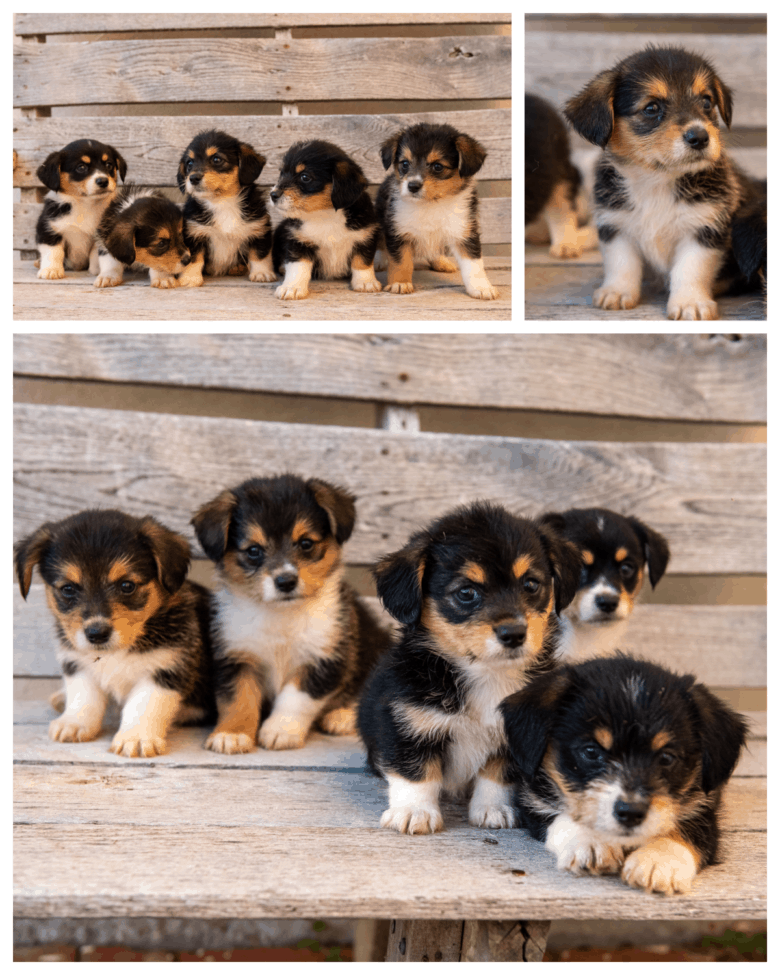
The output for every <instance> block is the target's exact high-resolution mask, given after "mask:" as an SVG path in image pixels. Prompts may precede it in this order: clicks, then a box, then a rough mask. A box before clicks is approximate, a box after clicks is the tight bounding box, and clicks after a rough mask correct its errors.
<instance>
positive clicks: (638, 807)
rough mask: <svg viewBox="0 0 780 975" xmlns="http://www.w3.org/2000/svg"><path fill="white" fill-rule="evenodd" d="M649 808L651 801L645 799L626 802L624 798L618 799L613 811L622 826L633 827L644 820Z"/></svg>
mask: <svg viewBox="0 0 780 975" xmlns="http://www.w3.org/2000/svg"><path fill="white" fill-rule="evenodd" d="M649 808H650V803H649V802H647V801H645V800H638V801H637V802H624V801H623V800H622V799H618V800H617V802H616V803H615V805H614V806H613V807H612V812H613V813H614V815H615V819H616V820H617V821H618V822H619V823H620V824H621V826H629V827H631V826H638V825H639V824H640V823H641V822H642V820H643V819H644V818H645V816H646V815H647V810H648V809H649Z"/></svg>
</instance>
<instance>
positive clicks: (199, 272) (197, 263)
mask: <svg viewBox="0 0 780 975" xmlns="http://www.w3.org/2000/svg"><path fill="white" fill-rule="evenodd" d="M204 261H205V258H204V256H203V251H200V252H198V253H197V254H193V255H192V260H191V261H190V263H189V264H188V265H187V266H186V267H185V268H184V270H183V271H182V272H181V274H180V275H179V285H180V286H181V287H182V288H200V287H202V285H203V264H204Z"/></svg>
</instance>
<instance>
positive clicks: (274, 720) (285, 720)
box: [257, 714, 307, 751]
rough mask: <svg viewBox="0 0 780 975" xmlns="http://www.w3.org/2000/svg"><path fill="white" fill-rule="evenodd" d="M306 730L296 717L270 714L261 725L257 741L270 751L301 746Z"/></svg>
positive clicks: (303, 742) (304, 739)
mask: <svg viewBox="0 0 780 975" xmlns="http://www.w3.org/2000/svg"><path fill="white" fill-rule="evenodd" d="M306 730H307V729H305V728H303V727H302V725H301V723H300V722H299V721H298V720H297V719H296V718H290V717H287V716H286V715H283V714H282V715H276V716H275V715H273V714H272V715H271V717H270V718H268V719H267V720H266V721H264V722H263V724H262V725H261V727H260V731H259V733H258V736H257V743H258V744H259V745H260V746H261V747H262V748H267V749H269V750H270V751H283V750H284V749H288V748H303V746H304V744H305V742H306Z"/></svg>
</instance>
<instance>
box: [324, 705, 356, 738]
mask: <svg viewBox="0 0 780 975" xmlns="http://www.w3.org/2000/svg"><path fill="white" fill-rule="evenodd" d="M319 725H320V728H322V730H323V731H324V732H325V734H327V735H351V734H353V733H354V732H355V731H356V724H355V709H354V708H334V709H333V710H332V711H328V713H327V714H323V716H322V717H321V718H320V720H319Z"/></svg>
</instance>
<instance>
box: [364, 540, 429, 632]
mask: <svg viewBox="0 0 780 975" xmlns="http://www.w3.org/2000/svg"><path fill="white" fill-rule="evenodd" d="M428 540H429V539H428V534H427V532H417V533H416V534H415V535H412V537H411V538H410V539H409V542H408V544H407V545H405V546H404V548H402V549H399V551H397V552H392V553H391V554H390V555H383V556H382V558H381V559H380V560H379V561H378V562H377V564H376V565H375V566H374V569H373V573H374V578H375V579H376V591H377V594H378V596H379V598H380V599H381V600H382V603H383V605H384V607H385V609H387V611H388V612H389V613H391V614H392V615H393V616H394V617H395V618H396V619H397V620H398V622H399V623H416V622H417V620H419V618H420V613H421V612H422V602H423V593H422V580H423V575H424V573H425V558H426V553H427V549H428Z"/></svg>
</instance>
